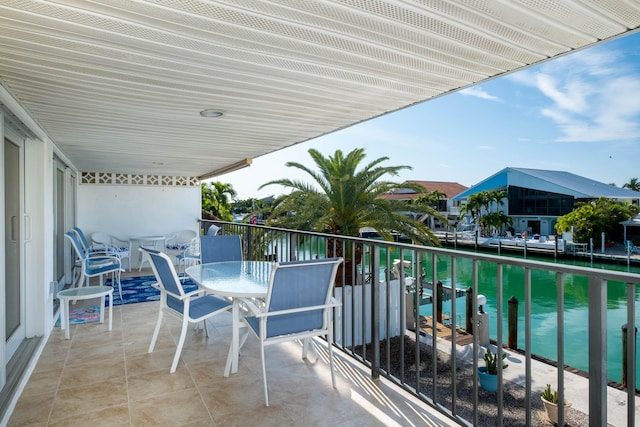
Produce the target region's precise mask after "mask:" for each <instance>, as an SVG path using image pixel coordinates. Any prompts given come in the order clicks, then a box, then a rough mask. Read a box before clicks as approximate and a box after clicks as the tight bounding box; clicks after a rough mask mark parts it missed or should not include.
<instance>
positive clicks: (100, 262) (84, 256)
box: [64, 231, 124, 299]
mask: <svg viewBox="0 0 640 427" xmlns="http://www.w3.org/2000/svg"><path fill="white" fill-rule="evenodd" d="M64 235H65V237H66V238H67V239H69V241H70V242H71V246H73V249H74V250H75V252H76V255H77V256H78V258H79V261H80V278H79V279H78V287H80V286H81V285H82V282H83V281H84V282H86V283H85V284H86V286H89V279H90V278H91V277H100V285H101V286H102V285H103V281H104V275H106V274H111V275H112V278H113V282H114V283H115V282H117V283H118V292H119V293H120V299H122V285H121V284H120V273H121V272H123V271H124V269H123V268H122V262H121V261H120V258H119V257H117V256H115V255H104V254H91V253H87V252H85V250H84V249H83V248H82V244H81V243H80V239H79V238H78V236H77V234H76V233H75V232H72V231H68V232H66V233H65V234H64Z"/></svg>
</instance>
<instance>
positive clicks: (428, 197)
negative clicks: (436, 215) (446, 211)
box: [414, 190, 447, 210]
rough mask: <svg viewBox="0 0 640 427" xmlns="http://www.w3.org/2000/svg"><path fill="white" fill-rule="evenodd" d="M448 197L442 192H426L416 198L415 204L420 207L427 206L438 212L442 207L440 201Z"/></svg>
mask: <svg viewBox="0 0 640 427" xmlns="http://www.w3.org/2000/svg"><path fill="white" fill-rule="evenodd" d="M446 198H447V195H446V194H445V193H443V192H442V191H440V190H433V191H432V192H428V191H427V192H425V193H424V194H423V195H421V196H419V197H416V199H415V200H414V203H416V204H418V205H419V206H426V207H429V208H431V209H434V210H437V209H438V206H439V205H440V200H443V199H446Z"/></svg>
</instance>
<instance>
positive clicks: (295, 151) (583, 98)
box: [216, 33, 640, 199]
mask: <svg viewBox="0 0 640 427" xmlns="http://www.w3.org/2000/svg"><path fill="white" fill-rule="evenodd" d="M359 147H363V148H365V153H366V155H367V157H366V159H365V162H366V161H372V160H374V159H377V158H379V157H384V156H386V157H389V160H388V161H387V162H386V163H385V164H386V165H388V166H398V165H408V166H411V167H412V168H413V169H412V170H406V171H404V172H402V173H401V175H399V176H397V177H390V179H391V180H393V181H397V182H402V181H404V180H409V179H414V180H425V181H452V182H458V183H460V184H463V185H466V186H472V185H474V184H477V183H478V182H480V181H482V180H483V179H485V178H487V177H489V176H491V175H493V174H494V173H496V172H498V171H500V170H501V169H503V168H505V167H508V166H511V167H526V168H533V169H548V170H564V171H568V172H571V173H575V174H577V175H581V176H584V177H587V178H591V179H595V180H597V181H601V182H604V183H607V184H609V183H615V184H616V185H617V186H622V185H623V184H624V183H626V182H629V180H630V179H631V178H634V177H636V178H640V33H635V34H632V35H630V36H627V37H623V38H619V39H616V40H613V41H610V42H607V43H604V44H600V45H599V46H596V47H592V48H589V49H585V50H582V51H578V52H575V53H572V54H570V55H566V56H563V57H561V58H558V59H554V60H551V61H547V62H545V63H543V64H540V65H538V66H535V67H531V68H528V69H526V70H523V71H519V72H516V73H512V74H509V75H506V76H504V77H500V78H496V79H493V80H491V81H489V82H486V83H483V84H480V85H476V86H474V87H472V88H469V89H466V90H463V91H459V92H456V93H453V94H449V95H445V96H442V97H440V98H438V99H434V100H430V101H427V102H424V103H422V104H420V105H416V106H413V107H410V108H405V109H403V110H401V111H397V112H395V113H390V114H387V115H385V116H382V117H379V118H377V119H373V120H369V121H367V122H364V123H361V124H358V125H355V126H352V127H350V128H347V129H344V130H341V131H339V132H334V133H332V134H330V135H326V136H323V137H319V138H316V139H314V140H312V141H308V142H306V143H304V144H298V145H296V146H293V147H290V148H287V149H283V150H280V151H278V152H276V153H272V154H269V155H266V156H262V157H259V158H256V159H254V162H253V165H252V166H251V167H249V168H246V169H243V170H240V171H237V172H233V173H230V174H226V175H222V176H220V177H218V178H216V180H219V181H222V182H226V183H230V184H231V185H233V187H234V189H235V190H236V192H237V193H238V198H239V199H247V198H251V197H256V198H262V197H267V196H269V195H278V194H282V193H283V192H285V191H284V189H283V188H282V187H278V186H269V187H267V188H265V189H262V190H258V187H259V186H260V185H261V184H263V183H265V182H267V181H270V180H273V179H280V178H294V179H295V178H301V179H304V180H305V181H309V179H307V176H306V175H304V174H301V175H297V174H296V173H294V172H297V171H295V170H294V169H293V168H288V167H286V166H285V163H286V162H287V161H290V160H295V161H297V162H300V163H303V164H306V165H308V166H309V167H312V168H313V167H314V163H313V162H312V161H311V160H310V157H309V155H308V153H307V151H308V150H309V148H315V149H317V150H319V151H320V152H321V153H323V154H324V155H330V154H333V153H334V152H335V150H337V149H341V150H342V151H343V152H345V153H347V152H349V151H351V150H353V149H354V148H359Z"/></svg>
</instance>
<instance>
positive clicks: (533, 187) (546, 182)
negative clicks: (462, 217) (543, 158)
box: [453, 167, 640, 235]
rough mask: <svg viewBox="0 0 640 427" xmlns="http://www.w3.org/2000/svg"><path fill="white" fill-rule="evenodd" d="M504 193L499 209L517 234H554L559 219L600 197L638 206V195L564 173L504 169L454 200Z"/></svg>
mask: <svg viewBox="0 0 640 427" xmlns="http://www.w3.org/2000/svg"><path fill="white" fill-rule="evenodd" d="M495 190H505V191H507V194H508V195H509V198H508V199H505V200H504V205H502V206H500V207H499V209H500V210H502V211H503V212H505V213H506V214H507V215H509V216H510V217H512V218H513V220H514V222H513V227H514V229H515V231H516V232H517V233H520V232H523V231H526V232H527V233H529V235H533V234H542V235H549V234H555V224H556V220H557V218H558V217H560V216H562V215H565V214H567V213H569V212H571V211H572V210H573V208H574V207H575V205H576V203H577V202H586V201H590V200H594V199H599V198H600V197H606V198H608V199H615V200H628V201H631V202H632V203H636V204H638V203H640V192H637V191H632V190H627V189H625V188H618V187H615V186H612V185H609V184H604V183H602V182H599V181H594V180H592V179H589V178H585V177H582V176H579V175H574V174H572V173H569V172H563V171H550V170H540V169H525V168H511V167H508V168H505V169H503V170H501V171H500V172H497V173H496V174H494V175H491V176H490V177H489V178H487V179H485V180H484V181H481V182H479V183H478V184H476V185H474V186H472V187H470V188H469V189H467V190H465V191H462V192H460V193H459V194H457V195H455V196H453V199H454V200H455V201H457V202H462V203H464V201H465V200H466V199H467V198H468V197H469V196H471V195H472V194H476V193H479V192H480V191H495Z"/></svg>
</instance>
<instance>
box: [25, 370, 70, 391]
mask: <svg viewBox="0 0 640 427" xmlns="http://www.w3.org/2000/svg"><path fill="white" fill-rule="evenodd" d="M62 371H63V368H59V369H53V370H48V371H45V370H37V371H34V372H33V373H32V374H31V378H29V382H28V383H27V385H26V386H25V388H24V391H23V392H22V396H31V395H34V394H42V392H43V390H46V391H47V392H56V391H58V387H59V386H60V380H61V378H62Z"/></svg>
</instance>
